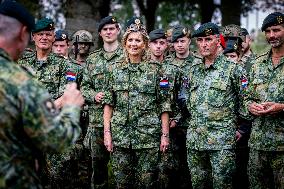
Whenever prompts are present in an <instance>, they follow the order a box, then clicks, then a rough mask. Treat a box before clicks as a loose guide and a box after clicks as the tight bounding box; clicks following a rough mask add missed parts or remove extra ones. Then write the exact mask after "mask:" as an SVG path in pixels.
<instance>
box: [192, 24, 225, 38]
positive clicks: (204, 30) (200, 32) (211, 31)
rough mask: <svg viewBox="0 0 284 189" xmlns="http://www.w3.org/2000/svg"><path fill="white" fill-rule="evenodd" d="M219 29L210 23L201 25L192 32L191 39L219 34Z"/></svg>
mask: <svg viewBox="0 0 284 189" xmlns="http://www.w3.org/2000/svg"><path fill="white" fill-rule="evenodd" d="M219 33H220V32H219V27H218V26H217V25H216V24H214V23H212V22H207V23H205V24H202V25H201V26H200V27H199V28H198V29H197V30H195V31H194V32H193V35H192V37H206V36H209V35H216V34H219Z"/></svg>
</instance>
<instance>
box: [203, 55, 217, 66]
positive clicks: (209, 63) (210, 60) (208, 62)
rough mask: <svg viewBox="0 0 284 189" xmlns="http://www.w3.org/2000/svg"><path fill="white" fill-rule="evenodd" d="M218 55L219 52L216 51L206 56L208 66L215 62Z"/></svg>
mask: <svg viewBox="0 0 284 189" xmlns="http://www.w3.org/2000/svg"><path fill="white" fill-rule="evenodd" d="M217 56H218V54H217V53H216V54H214V55H210V56H206V57H204V59H205V65H206V67H209V66H210V65H211V64H213V63H214V61H215V59H216V57H217Z"/></svg>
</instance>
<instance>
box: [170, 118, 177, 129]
mask: <svg viewBox="0 0 284 189" xmlns="http://www.w3.org/2000/svg"><path fill="white" fill-rule="evenodd" d="M176 126H177V122H176V120H175V119H171V120H170V128H174V127H176Z"/></svg>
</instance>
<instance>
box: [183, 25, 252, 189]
mask: <svg viewBox="0 0 284 189" xmlns="http://www.w3.org/2000/svg"><path fill="white" fill-rule="evenodd" d="M193 37H195V38H196V43H197V46H198V50H199V53H200V55H201V56H202V57H203V60H202V61H203V62H201V63H200V62H198V63H197V64H192V66H191V68H190V71H189V72H188V73H189V76H188V80H189V88H188V89H187V90H188V94H189V97H188V101H187V107H188V110H189V111H190V114H191V119H190V123H189V127H188V130H187V159H188V166H189V169H190V172H191V181H192V186H193V188H212V187H213V188H220V189H221V188H232V176H233V175H232V174H233V171H234V168H235V153H234V150H233V149H234V146H235V132H236V128H237V124H236V121H237V116H238V104H239V103H241V102H242V98H241V97H242V96H241V95H240V94H241V92H242V91H243V90H245V89H246V85H247V80H246V83H243V82H242V81H243V80H245V79H246V77H245V70H243V68H242V67H241V66H240V65H239V64H234V63H232V62H230V61H228V60H227V58H225V57H224V55H222V54H218V46H219V45H220V36H219V30H218V26H217V25H215V24H213V23H210V22H209V23H205V24H203V25H201V26H200V27H199V28H198V29H197V30H196V31H195V32H194V34H193ZM241 104H242V103H241Z"/></svg>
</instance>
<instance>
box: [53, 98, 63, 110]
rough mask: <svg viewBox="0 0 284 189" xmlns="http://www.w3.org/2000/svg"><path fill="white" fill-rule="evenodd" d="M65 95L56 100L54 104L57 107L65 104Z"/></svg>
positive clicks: (59, 107)
mask: <svg viewBox="0 0 284 189" xmlns="http://www.w3.org/2000/svg"><path fill="white" fill-rule="evenodd" d="M63 100H64V99H63V97H62V96H61V97H60V98H58V99H56V100H54V105H55V107H56V109H61V108H62V106H63Z"/></svg>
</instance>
